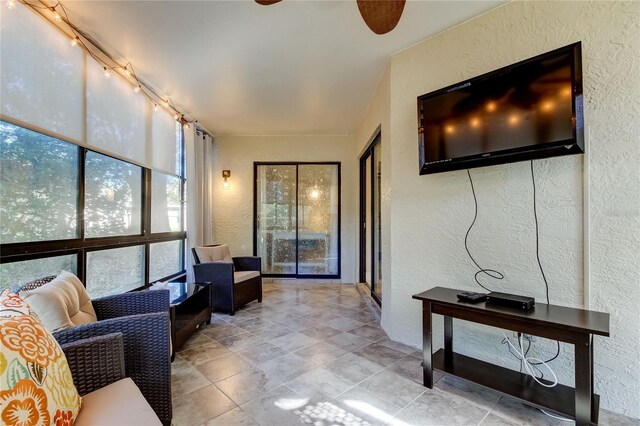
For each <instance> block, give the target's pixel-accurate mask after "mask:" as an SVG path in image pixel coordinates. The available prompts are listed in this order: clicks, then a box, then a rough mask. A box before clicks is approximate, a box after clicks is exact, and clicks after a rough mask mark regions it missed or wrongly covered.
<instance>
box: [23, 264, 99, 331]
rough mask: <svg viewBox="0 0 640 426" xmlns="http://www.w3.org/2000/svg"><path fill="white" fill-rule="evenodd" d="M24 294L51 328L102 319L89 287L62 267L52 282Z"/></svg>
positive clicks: (72, 325) (55, 329) (54, 329)
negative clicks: (95, 308)
mask: <svg viewBox="0 0 640 426" xmlns="http://www.w3.org/2000/svg"><path fill="white" fill-rule="evenodd" d="M20 297H22V298H23V299H24V300H25V301H26V302H27V303H28V304H29V305H30V306H31V308H32V309H33V311H34V312H35V313H36V314H37V315H38V317H40V320H41V321H42V323H43V324H44V326H45V327H46V328H47V329H48V330H50V331H59V330H66V329H68V328H73V327H76V326H78V325H81V324H87V323H90V322H94V321H97V320H98V318H97V316H96V311H95V310H94V309H93V305H92V304H91V299H89V294H87V290H86V289H85V288H84V286H83V285H82V283H81V282H80V280H79V279H78V277H76V276H75V275H74V274H72V273H71V272H66V271H62V273H60V275H58V276H57V277H56V279H55V280H53V281H51V282H50V283H48V284H45V285H43V286H41V287H38V288H36V289H33V290H29V291H21V292H20Z"/></svg>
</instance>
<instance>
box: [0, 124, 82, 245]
mask: <svg viewBox="0 0 640 426" xmlns="http://www.w3.org/2000/svg"><path fill="white" fill-rule="evenodd" d="M0 166H1V167H0V200H1V202H2V205H1V208H0V223H1V224H2V228H1V229H2V234H1V237H2V244H8V243H22V242H28V241H47V240H63V239H71V238H77V237H78V225H77V216H76V213H77V209H78V147H77V146H75V145H71V144H69V143H66V142H62V141H60V140H57V139H54V138H50V137H48V136H44V135H42V134H40V133H36V132H32V131H30V130H27V129H23V128H21V127H18V126H14V125H12V124H9V123H5V122H0Z"/></svg>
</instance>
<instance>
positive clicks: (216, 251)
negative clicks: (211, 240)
mask: <svg viewBox="0 0 640 426" xmlns="http://www.w3.org/2000/svg"><path fill="white" fill-rule="evenodd" d="M195 250H196V254H197V255H198V259H200V263H209V262H224V263H233V258H232V257H231V252H230V251H229V246H228V245H226V244H220V245H219V246H213V247H196V248H195Z"/></svg>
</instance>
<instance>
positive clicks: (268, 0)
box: [256, 0, 282, 6]
mask: <svg viewBox="0 0 640 426" xmlns="http://www.w3.org/2000/svg"><path fill="white" fill-rule="evenodd" d="M279 1H282V0H256V3H258V4H261V5H263V6H269V5H270V4H276V3H278V2H279Z"/></svg>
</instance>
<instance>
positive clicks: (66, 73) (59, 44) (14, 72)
mask: <svg viewBox="0 0 640 426" xmlns="http://www.w3.org/2000/svg"><path fill="white" fill-rule="evenodd" d="M2 9H3V10H2V18H1V20H2V25H0V51H1V56H2V66H1V67H0V112H1V113H2V114H3V115H4V116H7V117H9V118H13V119H15V120H19V121H22V122H25V123H29V124H31V125H33V126H34V127H36V128H41V129H44V130H47V131H50V132H53V133H58V134H60V135H63V136H66V137H69V138H71V139H73V140H82V137H83V135H82V127H83V116H82V96H83V93H82V67H83V66H82V63H83V52H82V50H81V49H79V48H78V47H73V46H71V43H70V40H69V38H68V37H67V36H66V35H64V34H62V33H61V32H60V31H59V30H58V29H56V28H54V27H53V26H51V25H50V24H49V23H47V22H46V21H45V20H44V19H43V18H42V17H40V16H38V15H37V14H35V13H34V12H32V11H31V10H29V9H28V8H27V7H25V6H22V5H19V7H15V8H14V9H6V8H5V7H4V4H3V5H2Z"/></svg>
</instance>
